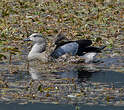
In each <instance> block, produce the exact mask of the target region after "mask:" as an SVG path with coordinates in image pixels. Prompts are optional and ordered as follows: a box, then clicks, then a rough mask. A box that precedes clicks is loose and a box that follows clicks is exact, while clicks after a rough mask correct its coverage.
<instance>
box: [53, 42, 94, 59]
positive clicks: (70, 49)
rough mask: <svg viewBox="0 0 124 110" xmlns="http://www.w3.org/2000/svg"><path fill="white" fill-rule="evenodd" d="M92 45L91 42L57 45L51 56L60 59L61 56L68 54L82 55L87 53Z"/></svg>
mask: <svg viewBox="0 0 124 110" xmlns="http://www.w3.org/2000/svg"><path fill="white" fill-rule="evenodd" d="M91 44H92V41H91V40H76V41H66V42H60V43H57V44H56V48H55V50H54V51H53V52H52V54H51V56H52V57H53V58H59V57H60V56H62V55H64V54H66V53H68V54H70V55H73V56H74V55H79V56H80V55H81V54H82V53H83V52H85V49H86V48H87V47H88V46H90V45H91Z"/></svg>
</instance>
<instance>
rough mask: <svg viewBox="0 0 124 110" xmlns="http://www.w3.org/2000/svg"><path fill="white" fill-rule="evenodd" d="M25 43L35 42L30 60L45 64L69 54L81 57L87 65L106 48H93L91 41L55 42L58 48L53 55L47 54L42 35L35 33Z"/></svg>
mask: <svg viewBox="0 0 124 110" xmlns="http://www.w3.org/2000/svg"><path fill="white" fill-rule="evenodd" d="M25 41H33V42H34V45H33V47H32V49H31V51H30V52H29V54H28V60H34V59H39V60H41V61H43V62H48V61H49V59H54V60H55V59H58V58H59V57H61V56H63V55H65V54H68V55H70V56H80V57H82V58H83V59H84V60H85V63H89V62H92V61H93V60H94V57H95V56H96V54H97V53H100V52H101V50H102V49H104V48H105V47H106V46H102V47H100V48H98V47H93V46H91V44H92V41H91V40H86V39H84V40H76V41H66V42H58V41H57V42H55V45H56V48H55V49H54V51H53V52H52V53H51V54H49V55H48V54H47V53H46V40H45V38H43V36H42V35H41V34H38V33H34V34H32V35H30V36H29V37H28V38H26V39H25Z"/></svg>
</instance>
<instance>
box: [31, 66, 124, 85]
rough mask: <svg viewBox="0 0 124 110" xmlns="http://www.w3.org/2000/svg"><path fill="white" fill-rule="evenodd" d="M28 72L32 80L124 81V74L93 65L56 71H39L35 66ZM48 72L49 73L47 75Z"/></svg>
mask: <svg viewBox="0 0 124 110" xmlns="http://www.w3.org/2000/svg"><path fill="white" fill-rule="evenodd" d="M29 73H30V75H31V78H32V79H33V80H38V79H40V80H41V79H42V80H43V79H44V80H47V78H48V79H49V78H50V77H51V78H55V79H57V78H59V79H62V78H69V79H72V78H73V79H77V81H78V82H84V81H93V82H101V83H115V82H117V83H118V82H121V83H124V80H123V77H124V74H123V73H120V72H114V71H109V70H102V69H101V68H95V66H94V67H93V65H90V66H87V67H82V66H81V67H71V68H67V69H64V70H62V71H56V72H52V73H43V72H42V70H41V71H39V70H37V69H36V68H30V69H29ZM48 74H49V75H48Z"/></svg>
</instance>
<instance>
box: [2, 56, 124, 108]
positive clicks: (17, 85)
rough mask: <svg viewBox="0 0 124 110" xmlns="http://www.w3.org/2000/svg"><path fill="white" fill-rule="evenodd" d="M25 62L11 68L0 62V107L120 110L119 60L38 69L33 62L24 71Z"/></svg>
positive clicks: (122, 63)
mask: <svg viewBox="0 0 124 110" xmlns="http://www.w3.org/2000/svg"><path fill="white" fill-rule="evenodd" d="M26 63H27V62H26V61H25V60H24V59H23V60H22V61H19V60H17V61H13V62H12V64H11V65H9V64H8V63H7V62H1V68H0V72H1V74H0V102H1V107H0V108H2V109H4V110H8V109H9V106H13V107H14V108H13V109H14V110H16V109H18V110H19V109H22V108H23V109H33V108H34V107H36V106H38V108H39V109H40V108H41V105H42V108H43V107H44V110H45V109H46V110H47V109H56V108H57V109H58V108H59V109H60V110H61V109H63V108H66V109H70V110H72V109H82V108H85V110H88V109H90V108H91V107H93V108H94V109H103V110H107V109H109V110H112V109H113V108H114V110H116V109H117V110H121V109H122V108H123V107H121V106H124V94H123V92H124V80H123V78H124V71H123V70H124V69H123V67H124V58H123V57H107V58H102V59H101V62H98V63H94V64H87V65H86V64H85V65H84V64H82V63H81V64H70V63H69V64H62V65H61V63H59V64H54V63H53V64H42V66H43V67H41V66H40V67H41V68H39V65H38V64H37V63H36V65H37V66H36V65H35V66H34V65H33V66H32V65H31V66H29V67H28V68H27V66H26V65H27V64H26ZM46 65H48V66H46ZM53 65H57V66H56V67H52V66H53ZM51 68H52V69H51ZM7 103H9V104H7ZM45 103H47V104H45ZM6 104H7V106H6ZM20 104H21V105H20ZM48 104H49V105H50V106H48ZM56 104H57V105H56ZM58 104H59V105H58ZM68 104H71V105H68ZM75 104H76V105H78V106H77V107H78V108H75V106H74V105H75ZM31 106H32V107H31ZM118 106H119V107H118Z"/></svg>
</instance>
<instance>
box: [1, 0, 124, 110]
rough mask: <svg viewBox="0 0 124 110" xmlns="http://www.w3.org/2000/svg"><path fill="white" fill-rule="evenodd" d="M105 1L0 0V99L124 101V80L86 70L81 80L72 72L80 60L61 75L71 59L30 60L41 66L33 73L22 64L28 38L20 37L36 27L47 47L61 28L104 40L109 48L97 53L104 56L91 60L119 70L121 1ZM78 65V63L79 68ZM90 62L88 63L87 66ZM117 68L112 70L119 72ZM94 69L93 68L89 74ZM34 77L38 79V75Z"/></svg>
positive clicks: (123, 39) (123, 42)
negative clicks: (106, 79) (105, 79)
mask: <svg viewBox="0 0 124 110" xmlns="http://www.w3.org/2000/svg"><path fill="white" fill-rule="evenodd" d="M104 1H105V0H69V1H67V0H2V1H1V2H0V72H1V74H0V90H1V91H0V95H1V97H0V101H3V102H16V101H18V102H19V103H23V104H25V103H28V102H32V103H34V102H44V103H51V101H52V103H55V104H58V103H66V104H67V103H73V104H74V103H83V104H88V105H93V104H101V105H115V106H116V105H123V104H124V100H123V99H124V94H123V92H124V86H123V82H122V84H121V86H119V87H118V85H119V84H120V83H121V82H112V83H111V84H110V83H101V82H99V81H98V82H97V81H96V82H92V81H90V77H91V76H92V74H91V72H94V71H90V72H86V73H87V74H88V73H89V74H88V75H84V76H83V78H84V79H83V81H82V82H81V81H77V80H79V79H80V78H78V77H79V76H78V77H77V76H75V74H76V73H79V72H80V73H81V74H82V73H85V72H84V71H83V72H82V71H81V69H84V65H83V64H77V66H76V67H74V71H72V72H73V73H75V74H74V77H73V78H70V77H69V78H67V77H66V78H60V77H59V76H61V75H58V74H57V73H62V72H64V71H65V70H66V73H68V74H70V72H69V71H70V70H72V67H73V63H69V62H65V63H64V62H62V63H56V65H55V63H51V64H50V63H48V64H43V63H37V62H36V63H35V64H32V65H33V66H34V67H36V66H39V67H38V69H39V70H40V72H39V73H38V72H36V71H35V72H34V73H37V76H35V75H34V76H32V74H30V71H29V67H28V66H27V65H28V64H27V60H26V59H27V57H26V56H27V51H28V49H26V48H27V47H29V48H30V46H31V44H30V43H28V44H25V43H24V42H23V39H24V38H27V36H29V35H31V34H32V33H35V32H36V33H42V34H43V36H45V37H46V39H47V43H48V47H47V48H49V47H51V46H52V43H51V41H52V40H53V39H54V38H55V36H56V34H57V33H58V32H59V31H60V30H61V31H62V32H63V33H64V34H65V35H66V37H67V38H68V39H70V40H79V39H83V38H85V39H91V40H92V41H93V45H95V46H101V45H106V46H107V49H108V50H109V51H104V54H103V55H99V56H98V57H99V58H103V63H100V64H98V65H97V66H96V65H95V66H96V67H97V68H96V69H95V70H97V69H98V70H99V67H100V69H102V70H106V71H108V70H111V71H114V72H115V71H118V72H120V74H123V72H124V69H123V67H124V59H123V57H124V51H123V49H124V3H123V2H116V0H114V2H113V3H112V2H110V3H105V2H104ZM106 1H107V0H106ZM122 1H123V0H122ZM25 47H26V48H25ZM120 56H121V57H120ZM8 62H9V63H8ZM104 62H106V63H104ZM32 65H31V66H32ZM41 65H42V67H41ZM77 68H80V70H78V72H77V70H76V69H77ZM89 68H90V67H87V69H88V70H89ZM91 69H93V68H92V67H91ZM118 72H117V73H115V74H119V73H118ZM11 73H12V74H11ZM55 73H56V74H55ZM96 73H97V72H96V71H95V72H94V73H93V74H96ZM104 73H105V72H104ZM39 74H40V75H41V76H40V75H39ZM110 74H111V73H110ZM38 75H39V76H38ZM64 75H65V74H64ZM66 75H67V74H66ZM72 75H73V74H72ZM76 75H77V74H76ZM97 75H98V74H97ZM31 77H35V79H33V78H32V79H31ZM39 77H41V79H38V78H39ZM36 78H37V79H36ZM80 80H81V79H80ZM77 109H79V108H78V107H77Z"/></svg>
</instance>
